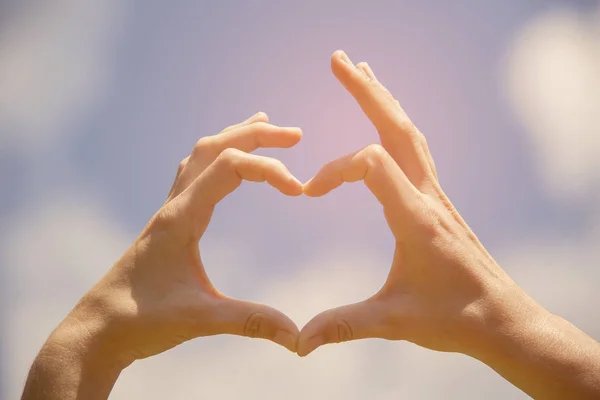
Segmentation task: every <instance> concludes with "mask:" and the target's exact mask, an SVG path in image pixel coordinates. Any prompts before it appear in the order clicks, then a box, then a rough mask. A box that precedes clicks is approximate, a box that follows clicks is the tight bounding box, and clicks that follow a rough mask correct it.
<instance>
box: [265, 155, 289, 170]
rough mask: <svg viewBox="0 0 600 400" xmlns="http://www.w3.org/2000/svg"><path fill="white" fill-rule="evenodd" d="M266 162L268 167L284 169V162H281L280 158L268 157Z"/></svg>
mask: <svg viewBox="0 0 600 400" xmlns="http://www.w3.org/2000/svg"><path fill="white" fill-rule="evenodd" d="M267 164H268V165H269V167H270V169H276V170H282V169H285V164H284V163H283V162H281V160H278V159H276V158H268V159H267Z"/></svg>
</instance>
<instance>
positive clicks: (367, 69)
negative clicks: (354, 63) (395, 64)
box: [358, 61, 377, 79]
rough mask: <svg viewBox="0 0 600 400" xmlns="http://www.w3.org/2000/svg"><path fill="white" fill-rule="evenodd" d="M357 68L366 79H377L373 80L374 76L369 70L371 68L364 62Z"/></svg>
mask: <svg viewBox="0 0 600 400" xmlns="http://www.w3.org/2000/svg"><path fill="white" fill-rule="evenodd" d="M358 67H359V68H360V69H361V71H362V72H364V73H365V75H367V78H369V79H377V78H375V74H374V73H373V71H372V70H371V67H370V66H369V64H367V63H366V62H364V61H363V62H361V63H359V64H358Z"/></svg>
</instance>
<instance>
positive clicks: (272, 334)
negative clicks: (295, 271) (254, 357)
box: [215, 298, 299, 353]
mask: <svg viewBox="0 0 600 400" xmlns="http://www.w3.org/2000/svg"><path fill="white" fill-rule="evenodd" d="M215 319H216V322H215V324H216V326H217V328H218V329H219V332H220V333H226V334H232V335H239V336H247V337H252V338H261V339H267V340H270V341H272V342H275V343H277V344H279V345H281V346H283V347H285V348H287V349H288V350H290V351H292V352H294V353H295V352H296V343H297V339H298V333H299V331H298V327H297V326H296V324H294V322H293V321H292V320H291V319H290V318H289V317H287V316H286V315H285V314H283V313H282V312H281V311H278V310H276V309H274V308H272V307H269V306H266V305H264V304H257V303H253V302H249V301H243V300H236V299H231V298H223V299H220V300H219V301H218V304H217V307H216V308H215Z"/></svg>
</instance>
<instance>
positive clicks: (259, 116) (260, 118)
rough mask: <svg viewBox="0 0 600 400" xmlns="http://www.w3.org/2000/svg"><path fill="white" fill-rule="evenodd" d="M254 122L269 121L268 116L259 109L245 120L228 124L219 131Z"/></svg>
mask: <svg viewBox="0 0 600 400" xmlns="http://www.w3.org/2000/svg"><path fill="white" fill-rule="evenodd" d="M255 122H269V116H268V115H267V114H266V113H264V112H262V111H259V112H257V113H256V114H254V115H253V116H251V117H250V118H248V119H247V120H245V121H242V122H240V123H238V124H235V125H230V126H228V127H227V128H225V129H223V130H222V131H221V132H220V133H224V132H227V131H229V130H231V129H237V128H240V127H242V126H245V125H249V124H253V123H255Z"/></svg>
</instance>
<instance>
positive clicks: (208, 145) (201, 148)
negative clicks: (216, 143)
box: [192, 136, 213, 158]
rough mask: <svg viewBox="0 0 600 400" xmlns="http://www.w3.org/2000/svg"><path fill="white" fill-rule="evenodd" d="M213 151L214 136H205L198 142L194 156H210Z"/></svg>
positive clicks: (193, 152)
mask: <svg viewBox="0 0 600 400" xmlns="http://www.w3.org/2000/svg"><path fill="white" fill-rule="evenodd" d="M212 149H213V137H212V136H205V137H203V138H200V140H198V141H197V142H196V145H195V146H194V150H193V151H192V156H193V157H196V158H198V157H204V156H206V155H208V154H210V153H211V151H212Z"/></svg>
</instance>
